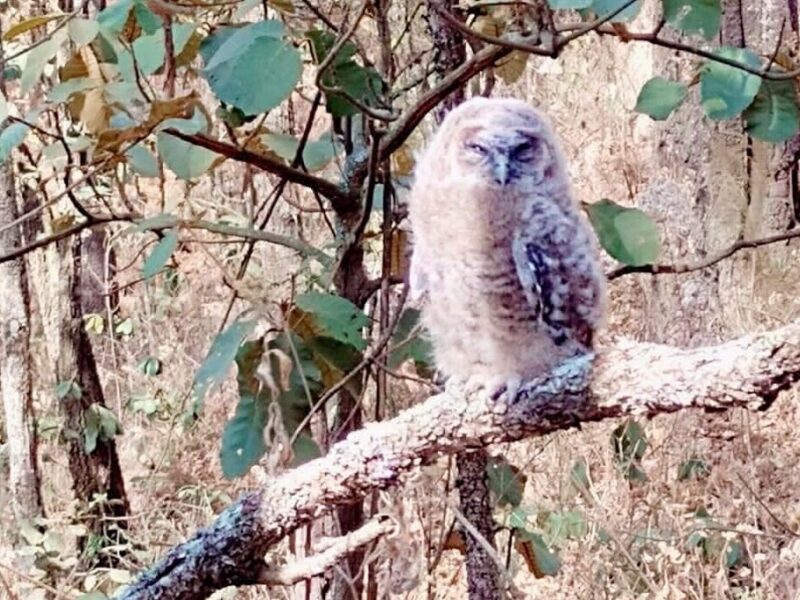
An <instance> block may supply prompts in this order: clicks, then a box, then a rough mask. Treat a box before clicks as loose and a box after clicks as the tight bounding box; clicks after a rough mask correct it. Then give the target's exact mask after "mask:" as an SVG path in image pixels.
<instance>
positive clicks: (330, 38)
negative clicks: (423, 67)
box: [306, 30, 383, 117]
mask: <svg viewBox="0 0 800 600" xmlns="http://www.w3.org/2000/svg"><path fill="white" fill-rule="evenodd" d="M306 37H308V39H309V40H311V46H312V48H313V53H314V62H315V63H316V64H320V63H322V62H323V61H324V60H325V59H326V57H327V55H328V53H329V52H330V51H331V49H332V48H333V46H334V45H335V43H336V37H335V36H334V35H333V34H331V33H330V32H327V31H319V30H313V31H309V32H308V33H307V34H306ZM355 54H356V47H355V45H353V44H351V43H349V42H348V43H345V44H344V45H343V46H342V47H341V48H340V49H339V51H338V52H337V53H336V56H335V57H334V59H333V60H332V61H331V63H330V65H329V66H328V68H327V69H326V71H325V73H324V74H323V75H322V83H323V84H324V85H325V87H327V88H331V89H341V90H343V91H345V92H347V93H348V94H349V95H350V96H352V97H353V98H355V99H356V100H358V101H360V102H362V103H363V104H367V105H375V104H376V103H377V99H378V94H379V93H380V91H381V90H382V88H383V80H382V79H381V78H380V75H378V73H377V72H376V71H375V70H374V69H368V68H364V67H362V66H361V65H359V64H358V63H356V62H355V61H354V60H352V59H353V57H354V56H355ZM325 99H326V106H327V110H328V112H330V113H331V114H332V115H333V116H335V117H344V116H348V115H355V114H358V113H359V112H360V110H359V108H358V107H356V106H355V105H353V104H352V103H351V102H350V101H349V100H347V99H346V98H345V97H344V96H343V95H341V94H337V93H336V92H335V91H327V90H326V91H325Z"/></svg>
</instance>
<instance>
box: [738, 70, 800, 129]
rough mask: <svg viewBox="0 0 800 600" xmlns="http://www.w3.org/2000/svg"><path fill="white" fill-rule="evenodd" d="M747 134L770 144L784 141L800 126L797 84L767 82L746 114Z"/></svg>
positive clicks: (762, 85)
mask: <svg viewBox="0 0 800 600" xmlns="http://www.w3.org/2000/svg"><path fill="white" fill-rule="evenodd" d="M744 118H745V120H746V121H747V133H749V134H750V135H752V136H753V137H754V138H758V139H760V140H764V141H766V142H784V141H786V140H788V139H789V138H791V137H792V136H793V135H794V134H795V132H797V129H798V127H800V110H798V108H797V96H796V93H795V88H794V82H793V81H775V80H769V79H766V80H764V81H763V82H761V88H760V89H759V90H758V94H757V95H756V98H755V100H753V103H752V104H751V105H750V106H749V107H748V108H747V110H746V111H745V113H744Z"/></svg>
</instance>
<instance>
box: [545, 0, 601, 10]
mask: <svg viewBox="0 0 800 600" xmlns="http://www.w3.org/2000/svg"><path fill="white" fill-rule="evenodd" d="M592 1H593V0H548V4H550V8H552V9H554V10H577V9H580V8H589V7H590V6H591V5H592Z"/></svg>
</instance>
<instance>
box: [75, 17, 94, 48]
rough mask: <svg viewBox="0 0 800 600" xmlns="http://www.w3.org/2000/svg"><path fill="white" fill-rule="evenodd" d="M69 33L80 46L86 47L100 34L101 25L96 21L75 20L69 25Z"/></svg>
mask: <svg viewBox="0 0 800 600" xmlns="http://www.w3.org/2000/svg"><path fill="white" fill-rule="evenodd" d="M67 33H69V37H70V39H71V40H72V41H73V42H75V43H76V44H77V45H78V46H85V45H86V44H88V43H89V42H91V41H92V40H93V39H94V38H96V37H97V34H98V33H100V25H99V23H98V22H97V21H95V20H94V19H78V18H73V19H71V20H70V22H69V23H67Z"/></svg>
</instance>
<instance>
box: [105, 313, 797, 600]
mask: <svg viewBox="0 0 800 600" xmlns="http://www.w3.org/2000/svg"><path fill="white" fill-rule="evenodd" d="M798 379H800V322H798V323H794V324H792V325H788V326H786V327H783V328H780V329H776V330H774V331H771V332H767V333H761V334H755V335H749V336H746V337H742V338H739V339H737V340H734V341H732V342H728V343H725V344H721V345H718V346H713V347H707V348H697V349H692V350H681V349H678V348H673V347H669V346H662V345H657V344H644V343H635V342H629V341H625V342H620V343H617V344H616V345H614V346H612V347H610V348H607V349H604V350H602V351H601V352H600V354H599V356H598V358H597V359H596V360H595V361H594V362H593V360H592V358H591V357H582V358H577V359H573V360H571V361H569V362H567V363H565V364H564V365H562V366H561V367H559V368H558V369H556V370H555V371H554V372H553V373H552V374H551V376H550V377H549V378H547V379H545V380H537V381H533V382H531V383H529V384H528V385H526V386H525V387H524V388H523V389H522V390H521V391H519V392H518V393H517V394H515V395H514V396H513V397H507V394H504V393H503V394H500V395H499V396H498V397H497V398H494V399H493V398H491V397H489V395H488V394H487V393H485V392H478V393H474V394H471V395H465V394H463V392H462V391H461V390H459V389H450V390H448V391H447V392H445V393H442V394H438V395H436V396H433V397H431V398H429V399H428V400H426V401H425V402H423V403H421V404H419V405H417V406H414V407H412V408H410V409H408V410H406V411H404V412H403V413H401V414H400V415H398V416H397V417H395V418H394V419H392V420H390V421H384V422H381V423H371V424H369V425H367V426H366V427H365V428H364V429H362V430H359V431H356V432H353V433H352V434H350V436H349V437H348V438H347V439H345V440H344V441H342V442H340V443H339V444H336V445H335V446H333V447H332V448H331V450H330V452H329V453H328V454H327V455H326V456H324V457H322V458H319V459H316V460H314V461H311V462H309V463H306V464H305V465H303V466H301V467H298V468H297V469H294V470H292V471H288V472H286V473H284V474H283V475H281V476H279V477H277V478H276V479H274V480H273V481H271V482H270V483H269V485H267V486H266V487H265V488H264V489H262V490H260V491H258V492H254V493H251V494H249V495H246V496H244V497H243V498H242V499H240V500H239V501H237V502H236V503H234V504H233V505H231V506H230V507H229V508H227V509H226V510H225V511H223V512H222V513H221V514H220V515H219V517H218V518H217V520H216V521H215V522H214V523H213V524H212V525H211V526H210V527H209V528H208V529H203V530H201V531H199V532H197V533H196V534H195V535H194V536H193V537H192V538H191V539H190V540H188V541H187V542H184V543H183V544H181V545H179V546H176V547H175V548H173V549H172V550H171V551H169V552H168V553H167V554H166V555H165V556H164V557H163V558H162V559H161V561H160V562H159V563H157V564H156V565H155V566H153V567H152V568H151V569H150V570H148V571H147V572H145V573H144V574H143V575H142V576H141V577H140V578H139V580H138V581H137V582H136V583H135V584H133V585H132V586H131V587H130V588H128V590H127V591H125V592H124V593H123V594H122V595H121V596H120V598H122V599H125V600H133V599H136V600H144V599H156V598H158V599H160V600H172V599H179V598H180V599H188V598H199V597H205V596H207V595H209V594H210V593H212V592H213V591H214V590H216V589H219V588H222V587H225V586H228V585H248V584H257V583H259V581H261V580H263V573H264V568H265V566H264V565H265V562H264V556H265V555H266V553H267V552H268V551H269V549H270V548H271V547H272V546H274V545H275V544H276V543H277V542H278V541H280V540H281V539H282V538H283V537H284V536H285V535H286V534H288V533H290V532H292V531H294V530H295V529H297V528H298V527H300V526H302V525H305V524H307V523H309V522H311V521H313V520H314V519H317V518H319V517H321V516H324V515H326V514H329V513H330V512H331V511H332V510H333V509H334V508H336V507H337V506H340V505H342V504H347V503H350V502H353V501H354V500H357V499H360V498H363V497H364V496H365V495H366V494H367V493H369V492H370V491H372V490H376V489H386V488H389V487H391V486H395V485H398V484H401V483H402V481H403V479H404V478H405V477H406V476H407V475H409V474H411V473H413V472H414V471H417V470H418V469H419V468H420V467H422V466H424V465H427V464H431V463H433V462H434V461H435V460H437V459H438V458H439V457H440V456H442V455H445V454H455V453H457V452H459V451H461V450H464V449H467V448H477V447H484V446H487V445H489V444H494V443H499V442H510V441H516V440H520V439H522V438H525V437H533V436H541V435H545V434H547V433H551V432H553V431H557V430H560V429H567V428H569V427H574V426H575V425H576V424H578V423H581V422H589V421H599V420H602V419H610V418H616V417H621V416H624V415H631V414H636V415H646V416H653V415H656V414H659V413H668V412H675V411H678V410H682V409H686V408H702V409H707V410H720V409H727V408H733V407H747V408H751V409H756V408H765V407H768V406H769V405H770V404H771V403H772V402H773V401H774V399H775V398H776V396H777V395H778V393H779V392H780V391H782V390H786V389H788V388H789V387H790V386H791V385H792V384H793V383H795V382H796V381H797V380H798ZM267 568H268V569H269V568H270V567H269V566H267Z"/></svg>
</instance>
